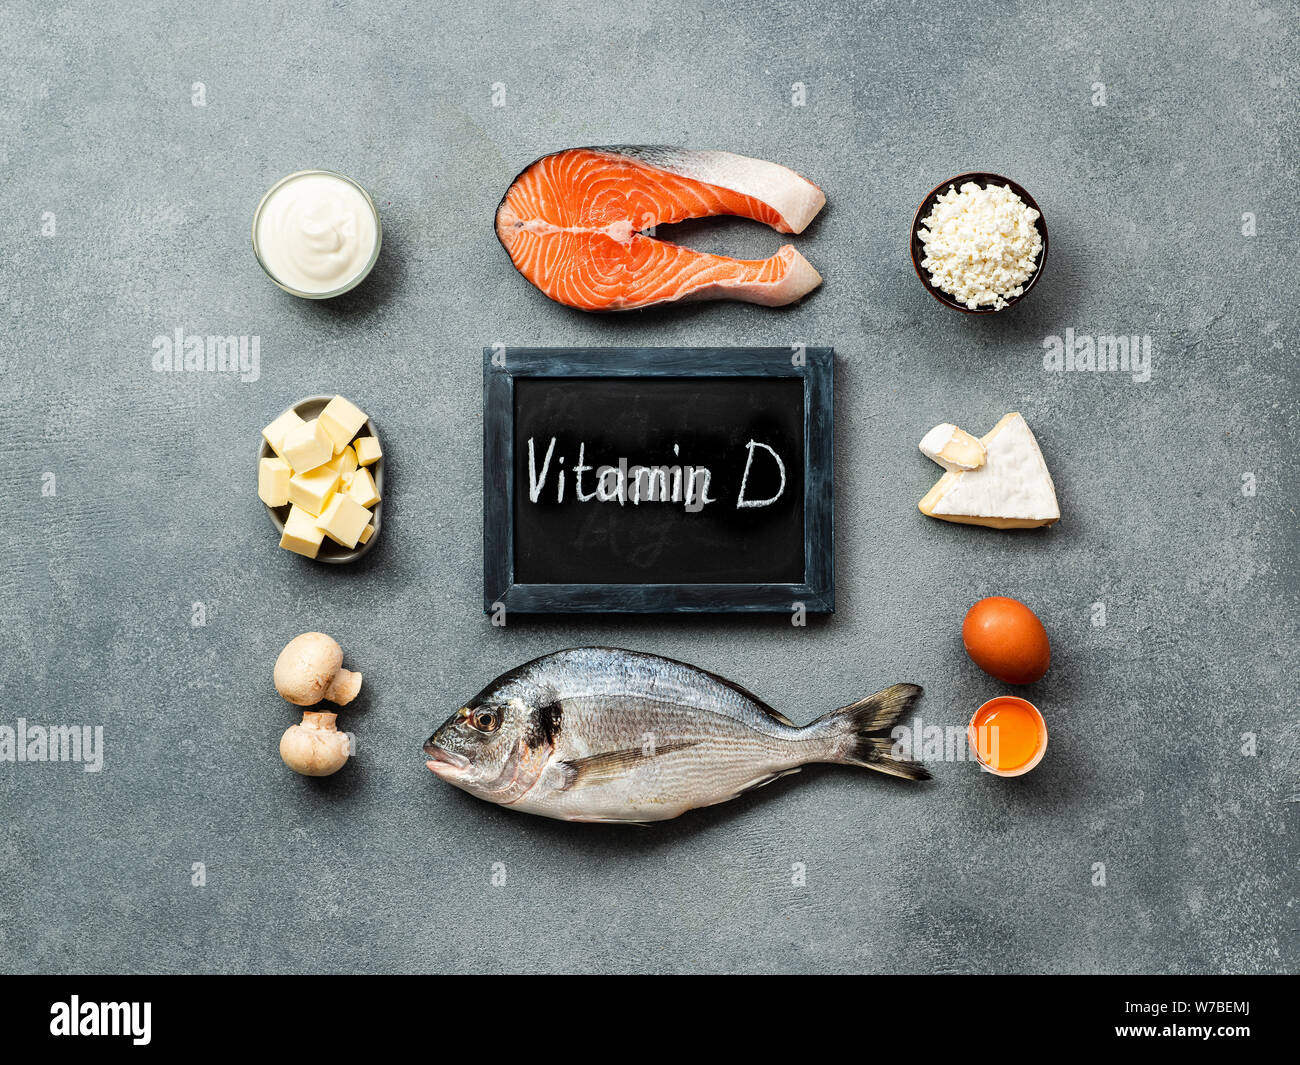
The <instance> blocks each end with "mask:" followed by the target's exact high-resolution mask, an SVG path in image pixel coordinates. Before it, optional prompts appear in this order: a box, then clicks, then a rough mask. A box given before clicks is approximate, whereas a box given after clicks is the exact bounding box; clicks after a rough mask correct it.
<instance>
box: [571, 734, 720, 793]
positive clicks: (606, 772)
mask: <svg viewBox="0 0 1300 1065" xmlns="http://www.w3.org/2000/svg"><path fill="white" fill-rule="evenodd" d="M696 742H697V741H695V740H686V741H683V742H680V743H662V744H659V745H657V746H655V747H653V748H652V749H651V750H650V751H649V752H648V753H647V752H646V751H645V750H643V749H642V748H640V747H628V748H626V749H624V750H621V751H605V752H604V753H602V754H591V755H588V756H587V757H586V758H574V759H573V760H571V761H568V762H561V763H560V767H561V769H562V770H563V772H564V782H563V783H562V784H561V785H560V790H561V791H573V790H574V789H575V788H589V787H593V786H594V785H597V784H607V783H609V782H610V781H611V780H616V779H617V778H618V776H619V774H620V773H625V772H627V771H628V770H630V769H634V768H636V767H637V766H638V765H640V764H641V763H643V762H648V761H650V760H651V759H654V758H660V757H662V756H663V755H665V754H672V752H673V751H683V750H685V749H686V748H687V747H694V746H695V744H696Z"/></svg>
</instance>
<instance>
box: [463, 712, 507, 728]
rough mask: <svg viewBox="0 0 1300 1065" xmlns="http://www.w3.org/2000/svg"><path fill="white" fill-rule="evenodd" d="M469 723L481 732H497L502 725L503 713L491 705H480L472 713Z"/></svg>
mask: <svg viewBox="0 0 1300 1065" xmlns="http://www.w3.org/2000/svg"><path fill="white" fill-rule="evenodd" d="M469 723H470V725H471V726H472V727H473V728H475V729H477V730H478V731H479V732H495V731H496V730H497V729H498V728H500V727H501V715H500V713H498V712H497V711H496V710H493V709H492V708H491V707H480V708H479V709H477V710H475V711H474V712H473V713H472V714H470V717H469Z"/></svg>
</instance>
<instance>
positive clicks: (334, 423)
mask: <svg viewBox="0 0 1300 1065" xmlns="http://www.w3.org/2000/svg"><path fill="white" fill-rule="evenodd" d="M383 491H384V453H383V450H382V448H381V447H380V445H379V430H378V429H376V428H375V423H374V422H373V421H371V420H370V417H369V416H368V415H367V414H366V413H365V412H364V411H363V410H361V408H360V407H357V406H356V405H355V404H353V403H352V402H351V401H349V400H347V399H344V398H343V397H342V396H309V397H308V398H306V399H302V400H299V401H298V402H297V403H295V404H294V405H293V406H292V407H290V408H289V409H288V410H286V411H285V412H284V413H282V414H281V415H280V416H279V417H277V418H276V419H275V420H274V421H273V422H271V424H270V425H268V426H267V427H266V428H265V429H263V430H262V443H261V447H260V448H259V450H258V456H257V495H258V498H259V499H261V501H262V502H263V503H264V504H266V510H267V513H268V514H269V515H270V517H271V524H272V525H274V526H275V528H276V530H277V531H278V532H279V533H280V546H281V547H283V548H284V549H285V550H287V551H292V552H294V553H295V554H299V555H302V556H303V557H305V558H310V559H315V560H316V561H317V562H330V563H343V562H354V561H356V560H357V559H358V558H360V557H361V556H362V555H364V554H365V553H366V552H367V551H369V550H370V549H371V548H372V547H373V546H374V545H375V541H376V540H377V539H379V529H380V518H381V514H382V511H383Z"/></svg>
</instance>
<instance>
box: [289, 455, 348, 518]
mask: <svg viewBox="0 0 1300 1065" xmlns="http://www.w3.org/2000/svg"><path fill="white" fill-rule="evenodd" d="M338 486H339V471H338V470H336V469H334V468H333V467H332V466H319V467H317V468H316V469H314V470H308V471H307V472H306V473H295V474H294V475H293V477H291V478H290V479H289V502H290V503H293V504H294V506H298V507H301V508H302V509H303V510H305V511H307V513H308V514H310V515H312V517H316V516H317V515H319V514H321V513H322V512H323V511H324V510H325V507H326V506H327V505H328V504H329V501H330V496H332V495H334V493H335V492H336V491H337V490H338Z"/></svg>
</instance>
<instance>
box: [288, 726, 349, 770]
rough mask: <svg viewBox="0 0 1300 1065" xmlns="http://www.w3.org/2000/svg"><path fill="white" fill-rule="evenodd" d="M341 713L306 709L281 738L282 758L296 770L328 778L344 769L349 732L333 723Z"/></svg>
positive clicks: (347, 752)
mask: <svg viewBox="0 0 1300 1065" xmlns="http://www.w3.org/2000/svg"><path fill="white" fill-rule="evenodd" d="M337 716H338V715H336V714H327V713H323V712H317V711H315V710H307V711H304V713H303V715H302V723H301V724H299V725H290V726H289V727H288V728H287V729H285V730H284V735H283V736H281V737H280V757H281V758H283V759H284V764H285V765H287V766H288V767H289V768H290V769H292V770H293V771H294V772H295V773H301V774H302V775H303V776H307V777H327V776H329V775H330V774H331V773H337V772H338V771H339V770H340V769H342V768H343V764H344V763H345V762H346V761H347V760H348V755H349V754H350V753H351V746H352V745H351V743H350V741H349V740H348V736H347V733H346V732H340V731H339V730H338V729H337V728H335V726H334V721H335V719H336V717H337Z"/></svg>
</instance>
